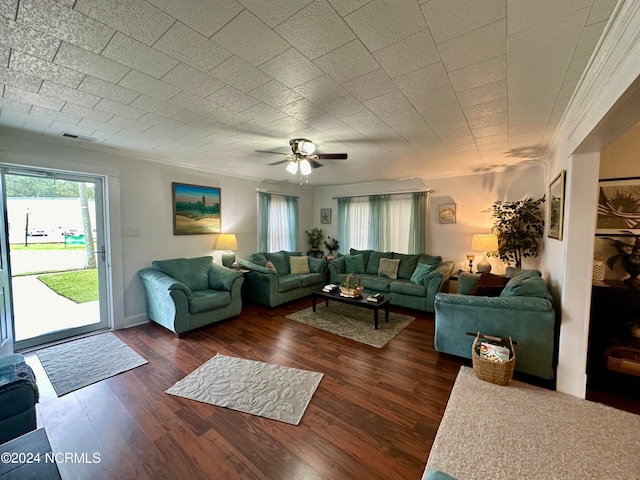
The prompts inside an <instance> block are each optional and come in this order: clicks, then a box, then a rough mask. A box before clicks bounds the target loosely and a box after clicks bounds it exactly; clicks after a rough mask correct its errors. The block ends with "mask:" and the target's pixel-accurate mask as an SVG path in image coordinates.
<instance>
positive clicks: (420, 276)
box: [410, 263, 434, 285]
mask: <svg viewBox="0 0 640 480" xmlns="http://www.w3.org/2000/svg"><path fill="white" fill-rule="evenodd" d="M433 268H434V266H433V265H427V264H426V263H419V264H418V265H417V266H416V269H415V270H414V271H413V275H411V279H410V280H411V281H412V282H413V283H417V284H418V285H422V284H423V283H424V279H425V278H427V276H428V275H429V274H430V273H431V271H432V270H433Z"/></svg>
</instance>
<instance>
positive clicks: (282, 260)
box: [264, 252, 289, 275]
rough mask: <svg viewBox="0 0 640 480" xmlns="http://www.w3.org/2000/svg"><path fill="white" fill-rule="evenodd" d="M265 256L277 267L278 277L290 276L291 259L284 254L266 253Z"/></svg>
mask: <svg viewBox="0 0 640 480" xmlns="http://www.w3.org/2000/svg"><path fill="white" fill-rule="evenodd" d="M264 256H265V257H267V260H268V261H270V262H271V263H273V264H274V265H275V267H276V269H277V270H278V275H288V274H289V259H288V258H287V257H286V256H285V253H284V252H273V253H265V254H264Z"/></svg>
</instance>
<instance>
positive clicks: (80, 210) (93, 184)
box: [2, 169, 109, 350]
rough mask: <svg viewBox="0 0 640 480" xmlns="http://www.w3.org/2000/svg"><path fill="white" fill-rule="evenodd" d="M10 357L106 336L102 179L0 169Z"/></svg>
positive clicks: (48, 172) (106, 296) (106, 306)
mask: <svg viewBox="0 0 640 480" xmlns="http://www.w3.org/2000/svg"><path fill="white" fill-rule="evenodd" d="M2 175H3V183H4V198H3V200H4V203H5V211H6V212H7V213H6V214H7V222H6V225H7V227H6V228H7V232H6V237H5V238H8V250H9V259H8V260H9V267H10V268H9V271H10V272H11V279H10V282H11V293H12V295H11V296H12V310H13V311H12V313H13V315H12V316H13V339H14V349H15V350H24V349H27V348H32V347H35V346H38V345H42V344H45V343H49V342H52V341H59V340H63V339H66V338H69V337H72V336H76V335H80V334H85V333H90V332H93V331H97V330H103V329H107V328H108V327H109V322H108V302H107V298H108V295H107V293H108V289H107V268H106V265H107V263H106V242H105V238H106V237H105V228H104V226H105V214H104V207H103V205H104V201H103V200H104V199H103V192H104V188H103V179H102V178H101V177H93V176H84V175H80V174H69V173H63V172H50V171H38V170H28V169H20V170H15V169H6V170H4V171H3V173H2Z"/></svg>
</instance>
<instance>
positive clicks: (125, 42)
mask: <svg viewBox="0 0 640 480" xmlns="http://www.w3.org/2000/svg"><path fill="white" fill-rule="evenodd" d="M102 55H103V56H105V57H107V58H110V59H111V60H115V61H116V62H120V63H122V64H124V65H128V66H129V67H132V68H135V69H136V70H139V71H141V72H143V73H146V74H147V75H151V76H152V77H156V78H160V77H162V76H163V75H165V74H166V73H167V72H168V71H169V70H171V69H172V68H173V67H175V66H176V65H178V63H180V62H178V60H176V59H174V58H171V57H169V56H168V55H165V54H164V53H161V52H159V51H158V50H156V49H154V48H151V47H148V46H146V45H145V44H144V43H140V42H138V41H137V40H134V39H133V38H131V37H127V36H126V35H123V34H121V33H119V32H118V33H116V34H115V35H114V36H113V38H112V39H111V41H110V42H109V45H107V48H105V49H104V51H103V52H102Z"/></svg>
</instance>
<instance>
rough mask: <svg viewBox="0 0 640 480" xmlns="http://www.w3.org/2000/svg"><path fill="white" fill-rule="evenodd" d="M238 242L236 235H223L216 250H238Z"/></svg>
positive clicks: (217, 242) (217, 243) (218, 240)
mask: <svg viewBox="0 0 640 480" xmlns="http://www.w3.org/2000/svg"><path fill="white" fill-rule="evenodd" d="M237 249H238V241H237V240H236V234H235V233H221V234H220V235H218V239H217V240H216V250H237Z"/></svg>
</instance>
